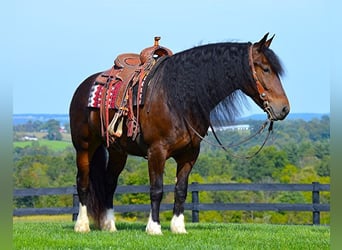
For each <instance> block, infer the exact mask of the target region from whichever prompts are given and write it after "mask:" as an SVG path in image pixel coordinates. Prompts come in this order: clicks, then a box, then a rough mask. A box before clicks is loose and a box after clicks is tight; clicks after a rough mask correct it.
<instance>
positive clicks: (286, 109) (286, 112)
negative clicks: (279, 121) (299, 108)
mask: <svg viewBox="0 0 342 250" xmlns="http://www.w3.org/2000/svg"><path fill="white" fill-rule="evenodd" d="M289 112H290V108H289V106H284V107H283V114H288V113H289Z"/></svg>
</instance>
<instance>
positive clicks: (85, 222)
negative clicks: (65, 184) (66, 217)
mask: <svg viewBox="0 0 342 250" xmlns="http://www.w3.org/2000/svg"><path fill="white" fill-rule="evenodd" d="M76 164H77V179H76V182H77V193H78V196H79V201H80V204H79V212H78V216H77V220H76V224H75V227H74V230H75V231H76V232H89V231H90V228H89V218H88V211H87V206H86V204H87V199H88V192H89V169H90V165H89V158H88V151H86V150H82V151H77V153H76Z"/></svg>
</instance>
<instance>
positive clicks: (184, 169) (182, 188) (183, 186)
mask: <svg viewBox="0 0 342 250" xmlns="http://www.w3.org/2000/svg"><path fill="white" fill-rule="evenodd" d="M194 153H195V159H194V160H192V161H189V162H184V161H183V160H182V159H176V161H177V181H176V186H175V203H174V207H173V217H172V220H171V226H170V228H171V232H173V233H177V234H185V233H187V232H186V229H185V222H184V203H185V200H186V196H187V191H188V179H189V174H190V172H191V169H192V167H193V165H194V164H195V161H196V159H197V156H198V152H197V151H196V152H194Z"/></svg>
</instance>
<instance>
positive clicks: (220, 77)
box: [69, 33, 290, 235]
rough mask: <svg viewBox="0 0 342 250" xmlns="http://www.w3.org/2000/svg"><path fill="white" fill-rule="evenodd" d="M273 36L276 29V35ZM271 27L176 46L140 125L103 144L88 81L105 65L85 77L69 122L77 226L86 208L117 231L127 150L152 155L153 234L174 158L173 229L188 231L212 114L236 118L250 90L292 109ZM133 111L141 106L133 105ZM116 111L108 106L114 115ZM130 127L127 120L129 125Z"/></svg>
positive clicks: (276, 107)
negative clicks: (238, 38) (134, 133)
mask: <svg viewBox="0 0 342 250" xmlns="http://www.w3.org/2000/svg"><path fill="white" fill-rule="evenodd" d="M273 37H274V36H273ZM273 37H271V38H270V39H268V33H267V34H266V35H265V36H264V37H263V38H262V39H261V40H260V41H258V42H256V43H250V42H247V43H242V42H241V43H240V42H239V43H235V42H225V43H215V44H208V45H202V46H198V47H194V48H191V49H188V50H185V51H182V52H179V53H176V54H174V55H172V56H170V57H169V58H167V60H163V62H161V63H160V65H159V66H158V69H157V70H156V72H154V75H153V77H151V79H150V80H149V87H148V89H147V92H146V96H145V103H144V105H143V106H139V107H138V109H139V113H140V116H139V121H138V122H139V125H140V133H139V136H138V138H136V139H135V140H133V139H132V138H130V137H128V136H127V135H126V133H125V131H124V133H123V134H122V136H121V137H120V138H116V139H115V142H114V143H112V144H110V145H109V146H108V145H106V143H105V139H104V138H103V135H102V134H101V117H100V111H99V110H98V109H95V108H89V107H87V102H88V97H89V92H90V89H91V87H92V85H93V83H94V81H95V79H96V77H97V76H98V75H99V74H100V73H96V74H94V75H92V76H90V77H88V78H87V79H85V80H84V81H83V82H82V83H81V84H80V86H79V87H78V88H77V90H76V91H75V93H74V95H73V98H72V101H71V104H70V112H69V114H70V127H71V136H72V142H73V145H74V147H75V150H76V164H77V170H78V171H77V178H76V179H77V180H76V181H77V192H78V195H79V201H80V206H79V213H78V217H77V221H76V224H75V227H74V230H75V231H76V232H88V231H90V227H89V218H88V213H89V215H90V216H91V217H93V219H94V223H95V225H96V226H97V227H99V228H100V229H101V230H107V231H113V232H114V231H116V230H117V229H116V226H115V218H114V210H113V196H114V192H115V189H116V186H117V181H118V177H119V175H120V173H121V171H122V170H123V168H124V166H125V163H126V159H127V156H128V154H131V155H136V156H142V157H145V158H147V160H148V172H149V181H150V200H151V210H150V215H149V219H148V223H147V226H146V232H147V233H148V234H156V235H158V234H162V230H161V226H160V221H159V209H160V203H161V200H162V197H163V172H164V165H165V161H166V160H167V159H168V158H170V157H172V158H174V159H175V161H176V163H177V171H176V184H175V191H174V208H173V217H172V220H171V227H170V228H171V231H172V232H173V233H186V229H185V223H184V215H183V214H184V203H185V200H186V196H187V187H188V178H189V174H190V171H191V169H192V167H193V166H194V164H195V162H196V159H197V157H198V155H199V152H200V143H201V138H200V136H198V134H200V135H201V136H205V134H206V133H207V130H208V128H209V126H210V121H211V119H214V118H216V120H220V121H222V120H231V119H233V118H234V117H235V116H236V115H238V113H239V110H241V107H240V106H241V98H243V97H244V96H248V97H250V98H251V99H252V100H253V101H254V102H255V103H256V104H257V105H258V106H259V107H260V108H261V109H262V110H264V111H265V112H266V113H267V116H268V119H269V120H271V121H277V120H283V119H284V118H285V117H286V116H287V114H288V113H289V111H290V106H289V101H288V98H287V96H286V94H285V92H284V89H283V87H282V84H281V81H280V76H281V75H282V74H283V68H282V65H281V63H280V60H279V59H278V57H277V56H276V54H275V53H274V52H273V51H272V50H271V49H270V48H269V47H270V44H271V42H272V39H273ZM135 111H136V110H135ZM113 112H114V111H110V113H109V116H110V118H112V117H113V115H114V113H113ZM125 129H126V130H127V128H124V130H125ZM126 132H127V131H126Z"/></svg>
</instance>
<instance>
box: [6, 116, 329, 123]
mask: <svg viewBox="0 0 342 250" xmlns="http://www.w3.org/2000/svg"><path fill="white" fill-rule="evenodd" d="M324 115H330V114H320V113H294V114H292V113H290V114H289V115H288V117H287V118H286V119H291V120H295V119H302V120H304V121H310V120H312V119H321V118H322V116H324ZM50 119H54V120H57V121H59V122H60V123H61V125H63V124H66V123H69V115H68V114H14V115H13V125H18V124H24V123H27V122H28V121H30V120H31V121H37V120H38V121H41V122H46V121H48V120H50ZM265 119H266V114H255V115H250V116H246V117H242V118H240V119H239V120H241V121H245V120H265Z"/></svg>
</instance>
